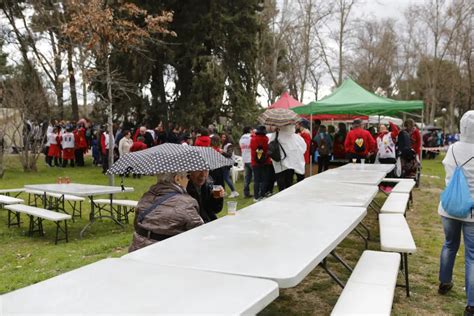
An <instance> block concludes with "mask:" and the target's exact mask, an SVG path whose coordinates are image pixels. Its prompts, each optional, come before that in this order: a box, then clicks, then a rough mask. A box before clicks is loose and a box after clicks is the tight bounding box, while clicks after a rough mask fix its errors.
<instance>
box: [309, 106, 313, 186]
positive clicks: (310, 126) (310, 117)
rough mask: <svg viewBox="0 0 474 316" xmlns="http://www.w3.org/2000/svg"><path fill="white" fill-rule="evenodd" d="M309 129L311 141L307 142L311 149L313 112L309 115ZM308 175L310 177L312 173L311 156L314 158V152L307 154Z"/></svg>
mask: <svg viewBox="0 0 474 316" xmlns="http://www.w3.org/2000/svg"><path fill="white" fill-rule="evenodd" d="M309 129H310V134H311V141H310V142H309V148H310V149H311V143H312V142H313V114H310V115H309ZM309 157H310V159H309V176H310V177H311V176H312V175H313V158H314V153H310V155H309Z"/></svg>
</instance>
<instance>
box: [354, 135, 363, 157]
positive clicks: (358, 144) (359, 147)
mask: <svg viewBox="0 0 474 316" xmlns="http://www.w3.org/2000/svg"><path fill="white" fill-rule="evenodd" d="M354 151H355V152H356V153H363V152H365V141H364V139H363V138H362V137H359V138H357V139H356V140H355V142H354Z"/></svg>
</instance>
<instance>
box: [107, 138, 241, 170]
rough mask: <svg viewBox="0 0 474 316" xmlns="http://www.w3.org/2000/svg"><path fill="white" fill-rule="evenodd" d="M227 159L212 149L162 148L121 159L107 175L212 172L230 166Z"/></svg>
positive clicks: (171, 145) (153, 148)
mask: <svg viewBox="0 0 474 316" xmlns="http://www.w3.org/2000/svg"><path fill="white" fill-rule="evenodd" d="M232 165H233V161H232V159H228V158H226V157H224V156H222V155H221V154H219V153H218V152H216V151H215V150H213V149H212V148H209V147H194V146H185V145H179V144H163V145H159V146H155V147H151V148H148V149H145V150H141V151H137V152H133V153H128V154H125V155H123V156H122V157H120V159H119V160H117V161H116V162H115V163H114V164H113V165H112V167H111V168H110V169H109V170H108V171H107V173H108V174H128V173H134V174H143V175H155V174H158V173H174V172H187V171H197V170H212V169H217V168H221V167H224V166H232Z"/></svg>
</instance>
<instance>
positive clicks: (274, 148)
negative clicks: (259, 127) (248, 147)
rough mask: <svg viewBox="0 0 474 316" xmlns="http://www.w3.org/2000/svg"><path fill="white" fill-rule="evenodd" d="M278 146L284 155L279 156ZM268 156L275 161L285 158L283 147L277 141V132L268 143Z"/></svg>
mask: <svg viewBox="0 0 474 316" xmlns="http://www.w3.org/2000/svg"><path fill="white" fill-rule="evenodd" d="M280 148H281V151H282V152H283V155H284V157H281V152H280ZM268 156H269V157H270V158H272V160H274V161H276V162H279V161H282V160H283V159H285V158H286V152H285V149H284V148H283V146H282V145H281V144H280V142H279V141H278V132H276V135H275V139H274V140H272V141H271V142H269V143H268Z"/></svg>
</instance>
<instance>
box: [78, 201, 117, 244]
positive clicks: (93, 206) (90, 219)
mask: <svg viewBox="0 0 474 316" xmlns="http://www.w3.org/2000/svg"><path fill="white" fill-rule="evenodd" d="M111 196H112V195H111ZM89 200H90V201H91V213H90V215H89V223H88V224H87V225H86V226H85V227H84V228H83V229H82V230H81V233H80V237H81V238H83V237H84V233H85V231H86V230H87V229H88V228H89V227H90V226H92V224H93V223H94V222H95V220H96V219H97V218H110V219H112V220H113V221H114V222H115V223H116V224H117V225H119V226H120V227H122V228H125V227H124V225H123V224H122V223H120V222H119V221H117V219H116V218H115V217H114V216H113V215H112V216H104V215H101V216H99V217H96V216H95V207H96V206H97V205H96V204H95V203H94V197H93V196H92V195H91V196H89ZM97 207H98V206H97Z"/></svg>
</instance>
